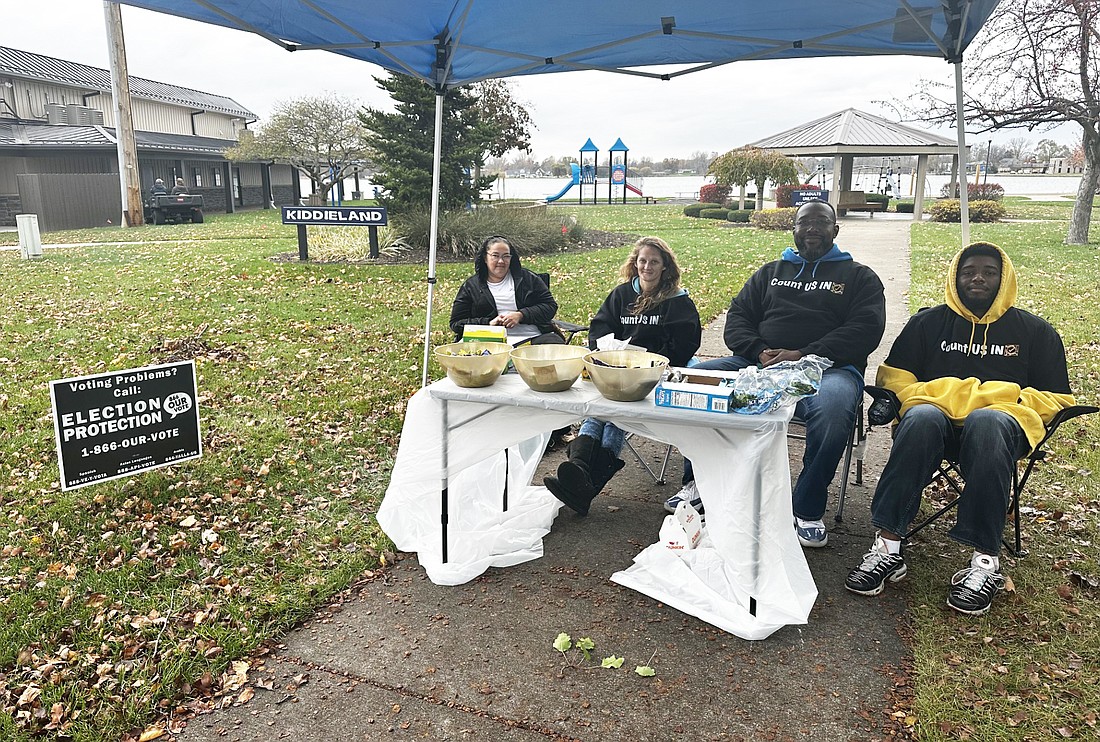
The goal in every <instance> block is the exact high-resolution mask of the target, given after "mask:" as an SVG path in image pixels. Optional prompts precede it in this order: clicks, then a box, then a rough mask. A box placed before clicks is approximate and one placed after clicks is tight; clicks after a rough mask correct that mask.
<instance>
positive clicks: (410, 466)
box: [378, 374, 817, 639]
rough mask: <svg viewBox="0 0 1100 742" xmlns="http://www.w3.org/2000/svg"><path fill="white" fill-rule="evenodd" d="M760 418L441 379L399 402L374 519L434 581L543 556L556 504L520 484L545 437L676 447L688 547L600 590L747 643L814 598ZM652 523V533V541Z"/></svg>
mask: <svg viewBox="0 0 1100 742" xmlns="http://www.w3.org/2000/svg"><path fill="white" fill-rule="evenodd" d="M792 411H793V407H785V408H782V409H780V410H777V411H774V412H771V413H768V414H764V415H738V414H734V413H731V414H718V413H708V412H696V411H691V410H681V409H671V408H666V407H657V406H656V405H654V403H653V397H652V394H651V395H650V396H649V397H647V398H646V399H645V400H642V401H640V402H613V401H611V400H607V399H605V398H604V397H602V396H601V395H600V393H599V392H598V391H597V390H596V388H595V386H594V385H592V384H591V383H590V382H586V381H578V382H577V383H576V384H574V385H573V387H572V388H571V389H569V390H567V391H565V392H557V393H540V392H534V391H532V390H531V389H529V388H528V387H527V385H526V384H524V383H523V380H522V379H520V378H519V376H517V375H515V374H506V375H504V376H502V377H501V378H500V379H499V380H498V381H497V382H496V383H495V384H493V385H492V386H489V387H483V388H479V389H468V388H462V387H458V386H456V385H455V384H453V383H452V382H451V381H449V380H448V379H443V380H440V381H437V382H435V383H433V384H431V385H430V386H428V387H426V388H424V389H421V390H420V391H419V392H417V393H416V395H414V397H413V398H412V399H411V400H410V402H409V407H408V411H407V412H406V417H405V424H404V428H403V430H402V434H401V444H400V446H399V448H398V454H397V460H396V462H395V464H394V469H393V476H392V478H391V480H390V485H389V488H388V489H387V491H386V496H385V499H384V500H383V502H382V505H381V507H380V508H379V511H378V522H379V524H380V525H381V526H382V528H383V530H384V531H385V532H386V534H387V535H388V536H389V537H390V538H391V539H393V541H394V543H395V544H396V546H397V548H399V549H401V550H403V551H414V552H417V555H418V559H419V561H420V563H421V565H423V566H424V568H425V570H426V572H427V574H428V577H429V578H430V579H431V580H432V581H433V582H435V583H437V584H445V585H454V584H461V583H463V582H467V581H469V580H471V579H473V578H474V577H476V576H477V575H479V574H481V573H482V572H484V571H485V570H486V569H488V568H489V567H506V566H509V565H512V564H518V563H520V562H524V561H527V560H530V559H535V558H538V557H539V556H541V555H542V538H543V536H545V535H546V534H547V533H548V532H549V530H550V527H551V525H552V523H553V520H554V517H555V516H556V514H557V512H558V509H559V507H560V503H559V502H558V500H557V499H556V498H554V496H553V495H551V494H550V493H549V492H548V491H547V490H546V488H545V487H542V486H535V485H532V483H531V480H532V478H533V476H534V473H535V468H536V467H537V466H538V463H539V461H540V459H541V457H542V452H543V449H544V446H545V444H546V440H547V438H548V435H549V433H550V432H551V431H553V430H556V429H558V428H561V427H564V426H565V425H568V424H571V423H574V422H577V421H579V420H582V419H584V418H586V417H596V418H599V419H601V420H607V421H609V422H613V423H615V425H617V426H618V427H620V428H622V429H623V430H626V431H628V432H632V433H635V434H637V435H641V436H644V437H647V438H651V439H654V440H657V441H660V442H663V443H669V444H672V445H674V446H676V447H677V448H678V449H680V451H681V452H682V453H683V454H684V455H685V456H686V457H688V458H690V459H691V460H692V463H693V465H694V468H695V477H696V482H697V483H698V486H699V491H700V493H701V495H702V498H703V502H704V504H705V505H706V512H707V519H706V529H705V531H704V533H705V534H706V535H705V537H704V539H703V541H702V543H701V544H700V545H699V547H698V548H696V549H694V550H691V551H687V552H681V553H677V552H674V551H672V550H669V549H668V548H666V547H665V546H664V545H663V544H661V543H660V542H659V541H658V542H656V543H654V544H653V545H651V546H649V547H647V548H646V549H644V550H643V551H642V552H641V553H639V554H638V555H637V556H636V557H635V558H634V564H633V565H631V566H630V567H629V568H627V569H624V570H622V571H619V572H616V573H615V574H614V575H612V577H611V579H612V580H613V581H615V582H617V583H619V584H622V585H624V586H627V587H630V588H632V589H635V590H638V591H640V592H642V593H645V594H646V595H649V596H650V597H653V598H655V599H657V600H660V601H662V602H664V603H666V604H668V605H671V606H673V607H675V608H677V609H679V610H682V611H684V612H685V613H688V614H691V615H694V616H697V617H699V618H701V619H702V620H704V621H707V622H708V623H711V624H713V625H715V626H718V627H719V628H722V629H724V630H726V631H729V632H731V633H733V634H735V635H737V636H741V637H743V638H746V639H762V638H765V637H766V636H768V635H769V634H771V633H772V632H774V631H775V630H776V629H778V628H780V627H781V626H785V625H788V624H801V623H805V622H806V620H807V617H808V616H809V612H810V609H811V607H812V606H813V603H814V600H815V599H816V597H817V588H816V586H815V584H814V581H813V577H812V576H811V575H810V572H809V568H808V567H807V565H806V560H805V557H804V556H803V554H802V549H801V547H800V546H799V544H798V540H797V539H796V537H795V533H794V528H793V527H792V516H791V487H790V470H789V464H788V458H787V436H786V433H787V423H788V421H789V420H790V416H791V414H792ZM659 526H660V523H654V533H655V535H656V531H657V530H658V528H659Z"/></svg>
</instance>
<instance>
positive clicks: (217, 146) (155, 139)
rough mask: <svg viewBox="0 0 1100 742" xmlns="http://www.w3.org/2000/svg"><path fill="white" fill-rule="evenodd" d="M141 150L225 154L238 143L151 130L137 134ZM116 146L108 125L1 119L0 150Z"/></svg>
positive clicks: (28, 152) (24, 150) (36, 150)
mask: <svg viewBox="0 0 1100 742" xmlns="http://www.w3.org/2000/svg"><path fill="white" fill-rule="evenodd" d="M134 138H135V139H136V140H137V148H138V150H139V151H145V152H148V151H151V150H159V151H163V152H167V153H177V154H189V155H205V156H210V157H218V158H221V157H224V156H225V151H226V150H227V149H229V148H230V147H233V146H235V145H236V144H237V142H234V141H232V140H229V139H213V138H211V137H195V136H191V135H189V134H161V133H158V132H151V131H139V132H135V133H134ZM115 147H116V140H115V130H114V129H111V128H108V127H105V126H50V125H48V124H12V123H3V122H0V150H9V151H10V150H15V151H18V152H23V153H25V154H33V153H34V152H38V151H41V150H47V149H49V150H59V149H62V150H63V149H79V150H83V151H87V150H90V149H100V148H102V149H109V150H111V151H114V150H115ZM32 150H33V152H32Z"/></svg>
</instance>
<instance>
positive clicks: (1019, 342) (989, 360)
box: [875, 243, 1074, 449]
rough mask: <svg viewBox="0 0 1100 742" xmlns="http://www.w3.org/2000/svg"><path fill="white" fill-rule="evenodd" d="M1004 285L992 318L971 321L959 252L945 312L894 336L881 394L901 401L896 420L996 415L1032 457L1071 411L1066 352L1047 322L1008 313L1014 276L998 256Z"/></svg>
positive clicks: (957, 420)
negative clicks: (960, 284) (929, 414)
mask: <svg viewBox="0 0 1100 742" xmlns="http://www.w3.org/2000/svg"><path fill="white" fill-rule="evenodd" d="M974 244H975V245H985V246H988V247H990V248H994V249H996V251H997V252H998V253H999V254H1000V256H1001V285H1000V288H999V289H998V291H997V295H996V296H995V297H994V299H993V303H992V305H991V306H990V308H989V310H988V311H987V312H986V313H985V314H984V315H983V316H981V317H977V316H975V315H974V314H973V313H972V312H971V311H970V310H969V309H967V308H966V305H964V304H963V302H962V299H961V298H960V297H959V294H958V290H957V288H956V276H957V275H958V270H959V262H960V260H961V258H962V255H963V254H964V253H965V252H966V249H969V248H966V249H964V250H960V251H959V252H958V253H957V254H956V255H955V257H954V258H953V259H952V261H951V267H950V268H949V270H948V272H947V280H946V287H945V288H946V295H947V301H946V304H942V305H940V306H938V307H932V308H931V309H926V310H922V311H920V312H918V313H917V314H915V315H914V316H913V317H911V318H910V320H909V323H908V324H907V325H906V326H905V328H904V329H903V330H902V332H901V333H900V334H899V335H898V338H897V340H896V341H895V342H894V345H893V347H892V348H891V350H890V355H889V357H888V358H887V359H886V363H884V364H882V365H881V366H879V369H878V374H877V378H876V382H875V383H876V384H877V385H878V386H883V387H886V388H888V389H890V390H892V391H893V392H894V393H895V394H897V395H898V399H900V400H901V412H902V413H903V414H904V413H905V412H906V411H907V410H909V409H910V408H911V407H914V406H916V405H920V404H930V405H934V406H935V407H937V408H939V409H940V410H941V411H943V413H944V414H945V415H947V417H948V418H949V419H950V420H951V421H952V422H953V423H954V424H956V425H962V424H963V422H964V421H965V420H966V416H967V415H969V414H970V413H971V412H972V411H974V410H978V409H991V410H1001V411H1002V412H1006V413H1008V414H1009V415H1011V416H1012V417H1013V418H1014V419H1015V420H1016V421H1017V422H1018V423H1020V427H1022V428H1023V430H1024V433H1025V434H1026V435H1027V439H1028V441H1029V442H1030V443H1031V447H1032V448H1033V449H1034V447H1035V446H1036V445H1038V444H1039V441H1041V440H1042V439H1043V436H1044V435H1046V430H1045V428H1044V425H1045V424H1046V423H1047V422H1049V421H1050V419H1051V418H1052V417H1053V416H1054V415H1055V413H1057V412H1058V410H1060V409H1062V408H1064V407H1069V406H1071V405H1073V404H1074V399H1073V395H1072V394H1071V393H1070V389H1069V378H1068V371H1067V370H1066V358H1065V350H1064V348H1063V346H1062V341H1061V338H1060V337H1058V333H1057V332H1056V331H1055V330H1054V328H1053V327H1051V326H1050V325H1049V324H1048V323H1047V322H1046V321H1045V320H1042V319H1040V318H1039V317H1036V316H1035V315H1033V314H1031V313H1030V312H1027V311H1025V310H1022V309H1018V308H1016V307H1014V306H1013V304H1014V303H1015V301H1016V271H1015V269H1014V268H1013V266H1012V261H1011V260H1010V259H1009V257H1008V255H1007V254H1006V253H1005V252H1004V251H1003V250H1001V248H999V247H997V246H996V245H992V244H990V243H974ZM973 246H974V245H971V246H970V247H973Z"/></svg>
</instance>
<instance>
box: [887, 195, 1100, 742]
mask: <svg viewBox="0 0 1100 742" xmlns="http://www.w3.org/2000/svg"><path fill="white" fill-rule="evenodd" d="M1010 213H1011V212H1010ZM1012 215H1013V216H1015V214H1012ZM1066 218H1067V219H1068V211H1067V213H1066ZM958 235H959V227H958V225H951V226H948V225H941V224H927V223H926V224H921V225H918V226H915V227H914V229H913V236H912V251H911V260H912V265H913V273H912V287H911V289H910V309H912V310H916V309H917V308H919V307H922V306H927V305H929V304H935V303H940V302H942V301H943V296H944V276H945V274H946V268H947V263H948V261H949V260H950V259H951V257H952V255H953V254H954V252H955V251H956V249H957V245H958V240H959V238H958ZM1064 237H1065V221H1061V222H1058V221H1051V222H1043V223H1035V224H1019V223H1007V224H975V225H971V239H972V240H975V241H976V240H986V241H989V242H993V243H995V244H997V245H1000V246H1001V247H1003V248H1005V250H1006V251H1007V252H1008V253H1009V255H1010V256H1011V257H1012V260H1013V263H1014V265H1015V267H1016V270H1017V273H1018V279H1019V300H1018V302H1017V306H1020V307H1022V308H1024V309H1027V310H1028V311H1031V312H1034V313H1036V314H1038V315H1040V316H1042V317H1044V318H1046V319H1047V320H1048V321H1050V322H1051V323H1053V324H1054V326H1055V327H1056V328H1057V329H1058V331H1059V333H1060V334H1061V335H1062V339H1063V340H1064V342H1065V345H1066V352H1067V357H1068V359H1069V367H1070V384H1071V386H1072V388H1073V390H1074V393H1075V394H1076V396H1077V399H1078V400H1079V401H1082V402H1084V403H1087V404H1096V401H1097V399H1098V398H1100V390H1098V385H1100V380H1098V371H1100V362H1098V356H1097V349H1098V346H1097V343H1096V327H1097V323H1098V322H1100V289H1098V288H1097V286H1098V281H1097V279H1098V278H1100V269H1098V264H1097V262H1096V250H1095V247H1093V246H1067V245H1063V244H1062V240H1063V239H1064ZM1095 417H1096V416H1092V417H1088V418H1078V419H1077V420H1073V421H1070V422H1069V423H1067V424H1066V425H1064V426H1063V427H1062V428H1061V430H1060V432H1059V438H1058V440H1057V442H1056V443H1055V444H1054V445H1053V446H1052V453H1051V454H1050V455H1049V456H1048V460H1047V462H1046V463H1045V464H1044V465H1042V466H1041V467H1039V468H1038V469H1037V470H1036V473H1035V474H1034V475H1033V476H1032V479H1031V482H1030V484H1029V485H1028V492H1027V495H1026V497H1025V500H1024V502H1023V505H1024V507H1025V508H1028V509H1027V510H1026V511H1025V513H1026V514H1025V515H1024V517H1023V521H1024V522H1023V531H1024V536H1025V538H1026V542H1025V547H1026V548H1028V549H1030V551H1031V555H1030V556H1029V557H1027V558H1025V559H1021V560H1018V561H1015V560H1005V562H1004V571H1005V572H1006V573H1007V574H1008V575H1009V576H1010V577H1011V579H1012V582H1013V583H1014V586H1015V590H1014V591H1012V592H1008V593H1005V594H1002V595H1001V596H1000V597H999V598H998V599H997V600H996V602H995V603H994V606H993V610H992V611H991V612H990V613H989V614H988V615H987V616H985V617H982V618H979V619H972V618H968V617H963V616H960V615H952V612H951V611H949V610H947V609H945V608H944V605H943V604H944V600H945V596H946V581H947V580H948V579H949V578H950V576H951V575H952V574H953V573H954V572H955V570H957V569H959V568H960V567H961V566H963V565H962V564H960V563H959V554H960V553H961V551H960V549H959V547H958V546H957V545H955V544H954V542H952V541H950V540H949V539H947V537H946V536H945V535H944V532H945V531H946V526H941V525H937V526H936V527H935V528H936V530H935V531H934V532H933V533H931V534H928V535H925V534H921V536H920V537H919V538H918V540H917V541H916V542H915V543H914V544H913V547H912V548H911V549H910V550H909V552H908V553H909V554H910V555H911V556H912V558H911V559H908V560H907V561H908V564H909V567H910V569H909V577H907V578H906V582H907V583H909V586H908V591H909V601H910V605H911V608H912V614H911V625H910V631H911V638H912V644H913V655H914V666H915V670H916V678H915V691H916V698H915V708H914V711H915V716H916V719H917V730H918V732H919V735H918V736H919V738H920V739H922V740H955V739H973V740H987V739H988V740H992V739H998V740H1049V739H1063V738H1071V739H1095V738H1097V737H1098V736H1100V727H1098V726H1097V724H1098V721H1097V711H1096V710H1097V709H1098V708H1100V689H1098V686H1097V685H1096V683H1095V678H1097V677H1100V632H1098V631H1097V630H1096V626H1097V624H1098V620H1100V605H1098V598H1100V588H1097V587H1096V584H1097V580H1098V578H1100V519H1098V513H1100V486H1098V484H1097V476H1096V472H1097V471H1100V452H1098V448H1097V442H1098V440H1100V438H1098V433H1100V420H1097V419H1095Z"/></svg>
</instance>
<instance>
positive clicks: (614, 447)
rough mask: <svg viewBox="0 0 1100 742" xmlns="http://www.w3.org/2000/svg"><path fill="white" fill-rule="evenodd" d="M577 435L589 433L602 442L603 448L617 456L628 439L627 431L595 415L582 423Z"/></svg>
mask: <svg viewBox="0 0 1100 742" xmlns="http://www.w3.org/2000/svg"><path fill="white" fill-rule="evenodd" d="M577 435H587V436H588V437H589V438H595V439H596V440H597V441H599V442H600V446H601V447H602V448H606V449H607V450H608V451H610V452H611V453H612V454H614V456H615V457H616V458H618V456H619V454H620V453H621V452H622V450H623V444H624V442H625V441H626V433H624V432H623V431H622V430H620V429H619V428H617V427H615V425H614V424H613V423H605V422H604V421H603V420H597V419H596V418H594V417H590V418H588V419H586V420H585V421H584V422H583V423H581V429H580V430H579V431H577Z"/></svg>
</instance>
